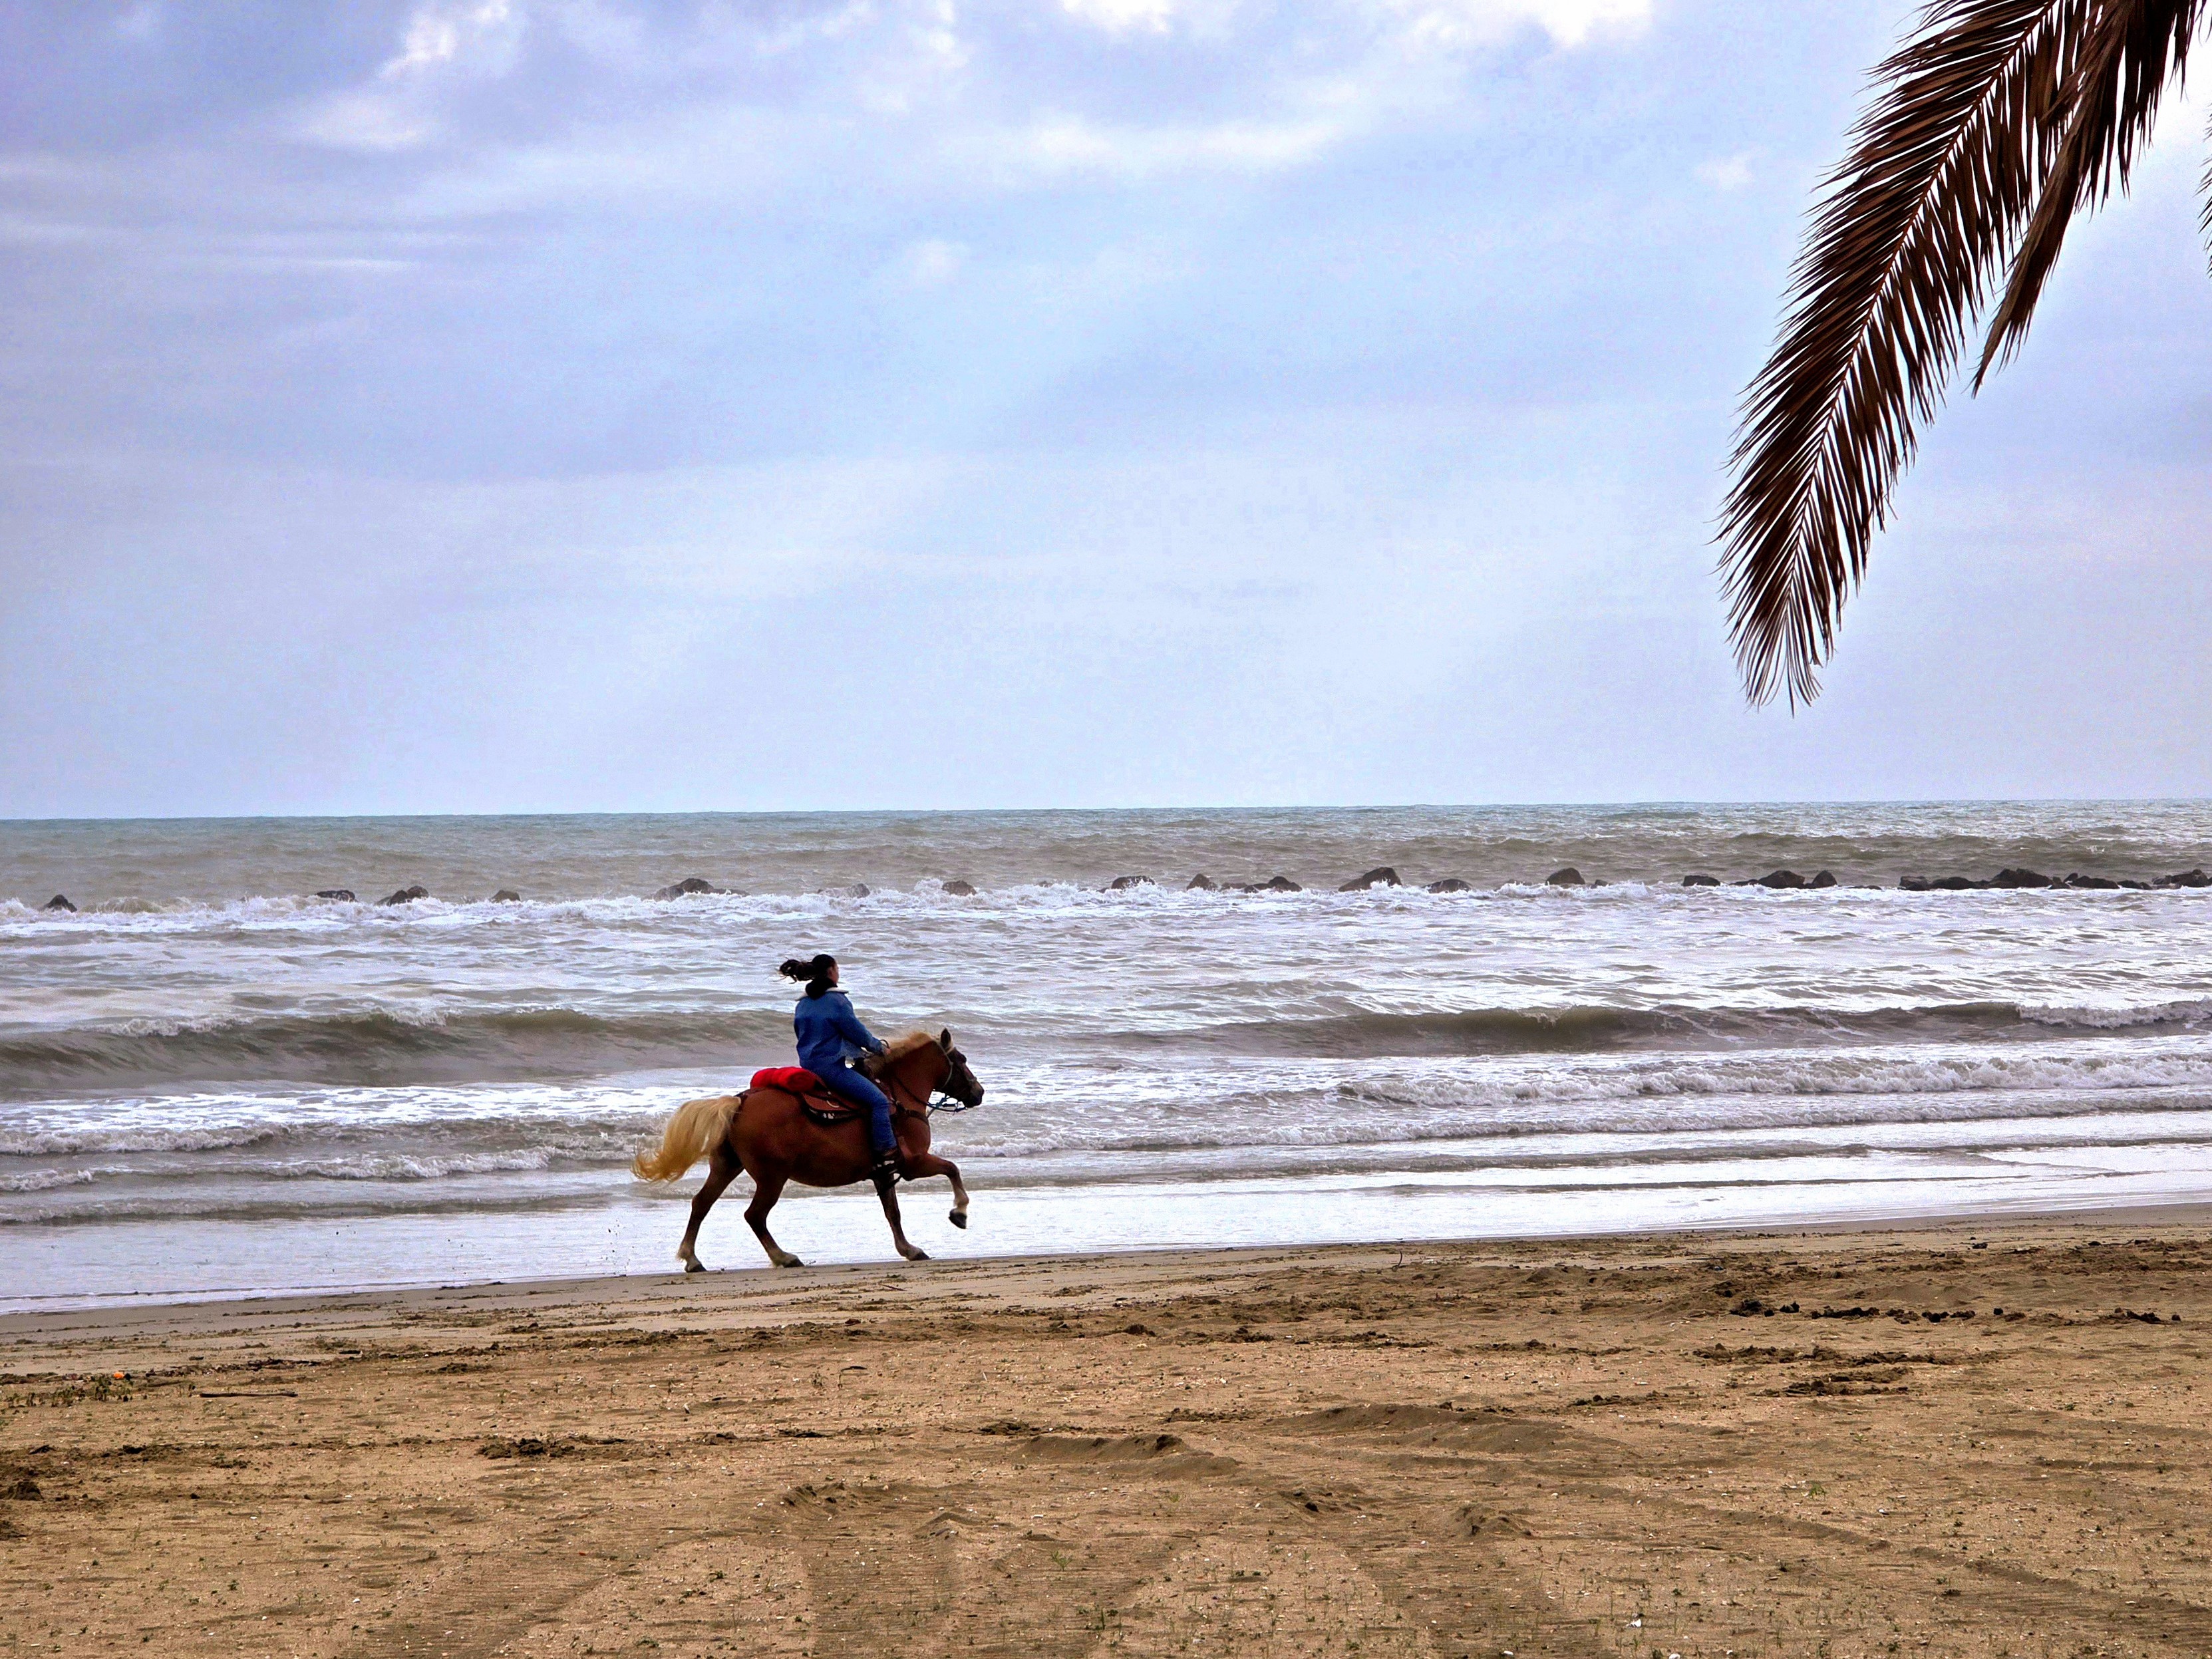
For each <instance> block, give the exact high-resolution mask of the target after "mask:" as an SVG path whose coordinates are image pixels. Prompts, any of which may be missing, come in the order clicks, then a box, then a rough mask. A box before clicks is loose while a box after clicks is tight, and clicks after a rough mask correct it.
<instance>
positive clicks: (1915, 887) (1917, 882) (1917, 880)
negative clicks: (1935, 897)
mask: <svg viewBox="0 0 2212 1659" xmlns="http://www.w3.org/2000/svg"><path fill="white" fill-rule="evenodd" d="M1897 890H1898V891H1899V892H1900V893H1924V892H1926V891H1927V890H1928V878H1927V877H1925V876H1900V877H1899V878H1898V882H1897Z"/></svg>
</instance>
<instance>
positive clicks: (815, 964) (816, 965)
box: [775, 951, 837, 997]
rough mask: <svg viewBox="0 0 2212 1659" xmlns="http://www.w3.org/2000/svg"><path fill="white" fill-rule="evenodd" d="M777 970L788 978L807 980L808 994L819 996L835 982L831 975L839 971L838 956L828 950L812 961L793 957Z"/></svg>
mask: <svg viewBox="0 0 2212 1659" xmlns="http://www.w3.org/2000/svg"><path fill="white" fill-rule="evenodd" d="M775 971H776V972H777V973H779V974H781V975H783V976H784V977H785V978H786V979H803V980H805V981H806V994H807V995H809V996H811V997H818V996H820V995H821V994H823V992H824V991H826V990H828V989H829V987H830V986H831V984H832V983H834V981H832V980H831V979H830V977H829V976H830V975H832V974H834V973H836V971H837V958H836V957H833V956H831V955H830V954H829V952H828V951H823V952H822V953H821V954H820V955H818V956H817V957H814V958H812V959H811V961H802V960H800V959H799V957H792V958H791V959H790V960H789V961H787V962H786V963H784V964H783V966H782V967H781V968H779V969H776V970H775Z"/></svg>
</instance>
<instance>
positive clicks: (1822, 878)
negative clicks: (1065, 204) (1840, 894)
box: [1806, 870, 1836, 887]
mask: <svg viewBox="0 0 2212 1659" xmlns="http://www.w3.org/2000/svg"><path fill="white" fill-rule="evenodd" d="M1835 884H1836V872H1834V871H1832V870H1823V871H1821V872H1820V874H1818V875H1816V876H1814V878H1813V879H1812V880H1810V881H1808V882H1807V883H1806V885H1807V886H1808V887H1833V886H1834V885H1835Z"/></svg>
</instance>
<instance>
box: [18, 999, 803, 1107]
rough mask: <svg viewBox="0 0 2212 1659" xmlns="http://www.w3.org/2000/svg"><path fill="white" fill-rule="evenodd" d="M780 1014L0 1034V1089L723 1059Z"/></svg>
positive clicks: (397, 1076) (248, 1020) (772, 1037)
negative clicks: (0, 1035) (1, 1035)
mask: <svg viewBox="0 0 2212 1659" xmlns="http://www.w3.org/2000/svg"><path fill="white" fill-rule="evenodd" d="M790 1041H791V1016H790V1015H789V1014H787V1013H784V1012H781V1011H775V1012H770V1011H767V1010H740V1011H736V1012H686V1011H678V1010H669V1011H666V1012H657V1013H651V1014H641V1015H623V1016H611V1017H610V1016H601V1015H596V1014H587V1013H583V1012H578V1011H576V1010H574V1009H567V1008H540V1009H516V1010H508V1011H504V1012H449V1011H440V1010H435V1009H424V1008H397V1009H376V1010H372V1011H368V1012H349V1013H343V1014H330V1015H308V1014H290V1015H277V1016H270V1017H262V1018H252V1017H242V1018H221V1019H207V1020H197V1021H179V1022H165V1021H159V1020H151V1019H144V1018H140V1019H134V1020H131V1021H129V1022H127V1023H125V1024H122V1025H120V1026H118V1027H112V1028H100V1029H85V1028H76V1029H72V1030H58V1031H52V1032H36V1033H28V1034H21V1035H16V1036H7V1037H0V1098H14V1099H23V1098H27V1097H32V1096H33V1095H36V1094H38V1093H40V1092H41V1091H51V1090H56V1089H63V1090H82V1089H85V1088H91V1087H97V1088H102V1089H122V1088H147V1087H155V1088H158V1087H161V1086H163V1085H176V1084H180V1083H193V1082H291V1083H312V1082H331V1083H361V1084H368V1085H389V1084H394V1083H425V1082H438V1081H447V1080H451V1081H480V1080H491V1079H501V1078H533V1077H571V1076H590V1075H595V1074H599V1073H606V1072H611V1071H619V1070H624V1069H629V1070H635V1069H638V1068H641V1067H644V1066H653V1067H663V1066H665V1067H687V1066H714V1065H728V1064H730V1063H731V1062H732V1055H733V1054H746V1053H758V1052H760V1051H762V1050H763V1049H767V1048H784V1047H787V1046H788V1045H789V1043H790Z"/></svg>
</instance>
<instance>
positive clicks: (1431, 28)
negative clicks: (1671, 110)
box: [1380, 0, 1652, 52]
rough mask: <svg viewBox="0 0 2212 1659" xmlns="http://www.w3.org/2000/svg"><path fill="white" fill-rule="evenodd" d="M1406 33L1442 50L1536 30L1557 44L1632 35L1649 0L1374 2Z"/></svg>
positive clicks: (1644, 18)
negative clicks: (1614, 34) (1613, 35)
mask: <svg viewBox="0 0 2212 1659" xmlns="http://www.w3.org/2000/svg"><path fill="white" fill-rule="evenodd" d="M1380 3H1381V4H1382V6H1383V9H1384V11H1385V12H1386V13H1387V14H1389V15H1392V16H1394V17H1395V18H1397V19H1399V20H1401V22H1402V24H1403V26H1404V27H1405V32H1406V33H1407V35H1408V36H1409V37H1410V38H1411V39H1413V40H1415V41H1418V42H1419V43H1420V44H1423V45H1425V46H1432V47H1434V48H1437V49H1438V50H1442V51H1452V52H1459V51H1466V50H1468V49H1469V48H1472V47H1480V46H1497V45H1498V44H1500V43H1502V42H1504V41H1505V40H1510V39H1511V38H1512V37H1513V36H1514V35H1516V34H1518V33H1521V32H1522V30H1524V29H1530V28H1535V29H1541V30H1542V31H1543V32H1544V33H1546V34H1548V35H1549V36H1551V38H1552V40H1553V43H1554V44H1556V45H1558V46H1583V45H1586V44H1588V43H1589V41H1590V40H1592V39H1593V38H1594V37H1596V36H1598V35H1601V34H1613V33H1623V34H1626V33H1635V32H1636V31H1638V30H1640V29H1642V28H1644V27H1645V26H1646V25H1648V24H1649V23H1650V21H1651V9H1652V0H1380Z"/></svg>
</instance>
